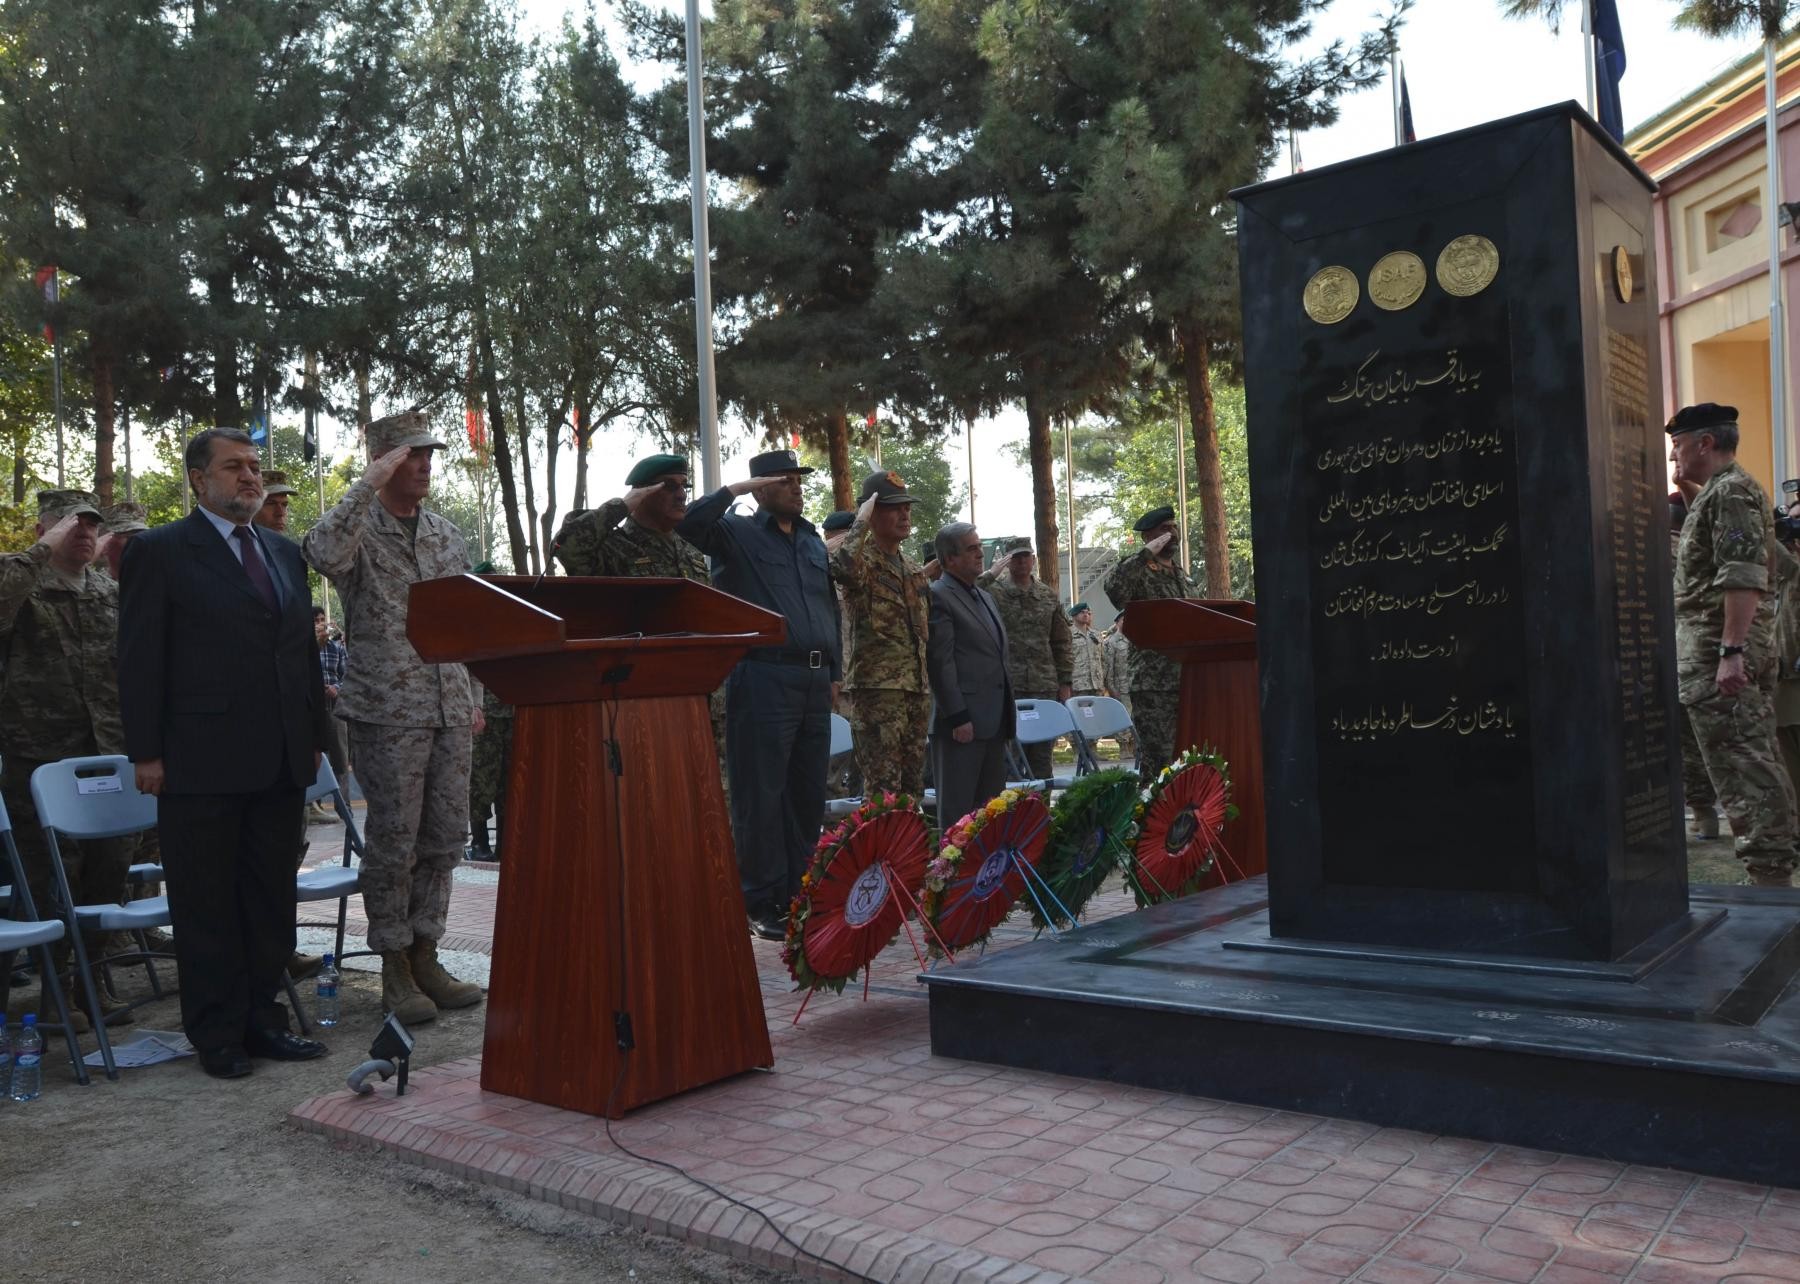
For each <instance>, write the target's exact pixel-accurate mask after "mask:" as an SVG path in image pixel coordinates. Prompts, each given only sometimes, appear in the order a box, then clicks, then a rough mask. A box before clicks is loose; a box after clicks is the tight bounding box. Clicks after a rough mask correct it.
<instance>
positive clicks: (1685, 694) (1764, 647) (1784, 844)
mask: <svg viewBox="0 0 1800 1284" xmlns="http://www.w3.org/2000/svg"><path fill="white" fill-rule="evenodd" d="M1736 420H1737V412H1736V410H1735V409H1733V408H1732V407H1729V406H1715V405H1711V404H1710V403H1708V404H1706V405H1701V406H1691V407H1688V408H1686V409H1684V410H1682V411H1681V412H1680V413H1679V414H1677V415H1676V416H1675V418H1674V419H1672V420H1670V422H1669V426H1668V432H1669V434H1670V436H1671V437H1674V436H1677V435H1679V434H1681V433H1686V432H1700V431H1704V430H1705V429H1707V428H1710V427H1717V426H1720V425H1722V424H1727V423H1735V422H1736ZM1774 556H1775V534H1774V522H1773V519H1772V517H1771V513H1770V507H1769V501H1768V497H1767V496H1766V495H1764V494H1763V489H1762V487H1761V486H1759V485H1757V483H1756V480H1755V478H1753V477H1751V476H1750V474H1749V473H1747V472H1745V471H1744V470H1743V468H1741V467H1740V466H1739V465H1738V464H1737V463H1736V462H1735V461H1734V462H1731V463H1727V464H1725V465H1724V466H1723V467H1721V468H1719V469H1718V471H1716V472H1714V473H1713V475H1712V476H1711V477H1710V478H1708V479H1707V482H1706V485H1705V486H1703V487H1702V488H1701V490H1700V493H1699V494H1698V495H1697V496H1695V498H1694V502H1693V504H1692V505H1691V506H1690V508H1689V511H1688V516H1687V521H1686V522H1685V523H1684V524H1683V526H1682V531H1681V545H1680V548H1679V551H1678V553H1677V556H1676V564H1675V664H1676V678H1677V682H1678V684H1679V691H1680V698H1681V703H1682V704H1683V705H1684V706H1685V707H1686V709H1687V712H1688V716H1689V717H1690V718H1691V719H1692V720H1693V724H1694V734H1695V738H1696V739H1697V740H1698V742H1699V746H1700V752H1701V754H1702V755H1703V757H1704V758H1705V762H1706V771H1707V775H1708V776H1710V777H1711V779H1712V784H1713V787H1714V789H1715V790H1717V792H1718V796H1719V802H1720V803H1721V804H1722V805H1723V807H1724V810H1725V814H1726V816H1727V817H1729V818H1730V820H1731V831H1732V834H1733V836H1734V837H1735V839H1736V846H1737V855H1738V859H1739V860H1741V861H1742V862H1743V863H1744V866H1745V868H1746V869H1748V871H1749V872H1750V875H1751V877H1752V879H1753V880H1755V881H1757V882H1785V881H1786V880H1787V879H1788V878H1789V877H1790V876H1791V875H1792V873H1793V870H1794V866H1795V861H1796V851H1795V840H1796V826H1795V813H1794V797H1795V795H1794V787H1793V784H1792V783H1791V782H1790V781H1789V779H1788V774H1787V770H1786V768H1785V767H1784V766H1783V765H1782V760H1781V752H1780V749H1779V748H1778V747H1777V745H1776V739H1775V708H1774V697H1775V684H1776V681H1777V679H1778V676H1779V675H1778V669H1779V666H1780V657H1779V656H1778V654H1777V653H1776V649H1775V629H1774V610H1773V605H1772V589H1773V588H1774V585H1773V583H1772V576H1771V574H1770V567H1771V566H1772V565H1773V562H1774ZM1730 589H1744V590H1750V591H1753V592H1755V593H1757V594H1759V601H1758V603H1757V607H1756V613H1755V615H1754V617H1753V618H1752V622H1751V625H1750V628H1749V631H1748V634H1747V635H1746V637H1745V639H1744V643H1743V646H1742V648H1741V650H1742V653H1743V656H1744V672H1745V674H1746V676H1747V677H1748V678H1749V683H1748V685H1746V686H1745V687H1744V688H1743V689H1742V690H1740V691H1739V692H1738V693H1737V694H1736V695H1732V696H1728V695H1725V694H1723V693H1722V692H1720V690H1719V688H1718V684H1717V676H1718V670H1719V664H1720V661H1721V659H1722V658H1723V654H1724V653H1725V652H1726V651H1727V650H1729V648H1727V647H1726V646H1724V624H1725V594H1726V591H1727V590H1730Z"/></svg>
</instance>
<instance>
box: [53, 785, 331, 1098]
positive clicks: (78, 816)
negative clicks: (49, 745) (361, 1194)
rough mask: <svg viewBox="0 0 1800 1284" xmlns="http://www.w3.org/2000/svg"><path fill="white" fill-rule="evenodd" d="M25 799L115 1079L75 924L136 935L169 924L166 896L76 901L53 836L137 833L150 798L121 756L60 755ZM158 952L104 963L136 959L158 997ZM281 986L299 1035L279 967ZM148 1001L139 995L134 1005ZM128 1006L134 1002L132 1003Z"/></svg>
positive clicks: (147, 816)
mask: <svg viewBox="0 0 1800 1284" xmlns="http://www.w3.org/2000/svg"><path fill="white" fill-rule="evenodd" d="M31 800H32V802H34V803H35V804H36V805H37V812H38V820H39V823H41V824H42V825H43V827H44V841H45V843H46V844H47V845H48V846H49V848H50V868H51V871H52V872H53V873H54V874H55V875H56V892H57V896H58V897H59V898H60V900H61V909H62V913H63V916H64V922H66V923H67V924H68V928H69V936H70V937H71V938H72V940H71V944H72V945H73V946H74V947H75V967H76V971H77V973H78V974H79V976H80V977H81V985H82V992H83V993H84V994H86V995H87V1000H88V1009H89V1013H90V1015H91V1016H92V1017H93V1018H94V1021H93V1024H94V1036H95V1038H96V1039H98V1040H99V1043H100V1059H101V1061H102V1062H104V1063H105V1066H106V1077H107V1078H108V1079H112V1080H117V1079H118V1077H119V1068H118V1065H117V1063H115V1062H114V1060H113V1052H112V1039H111V1038H110V1036H109V1035H108V1034H107V1030H106V1022H105V1021H104V1020H101V1019H99V1013H100V1011H101V1008H100V996H99V994H98V993H97V992H96V990H95V986H94V972H93V967H92V964H91V963H90V962H89V960H88V956H87V946H86V944H85V943H84V942H83V941H82V939H81V933H82V929H83V928H86V929H87V930H89V931H92V932H132V933H141V932H143V931H145V930H146V929H148V928H152V927H168V926H170V918H169V897H168V894H167V893H164V894H163V895H161V896H154V897H150V898H149V899H146V900H141V901H129V902H127V903H126V904H123V905H119V904H116V903H112V902H108V903H105V904H98V905H77V904H75V897H74V894H73V893H72V892H71V891H70V889H69V876H68V871H67V870H65V869H64V868H63V859H62V848H61V846H60V845H59V843H58V837H59V836H60V837H62V838H72V839H76V840H77V841H79V840H82V839H101V838H123V837H125V836H126V835H127V834H138V833H142V832H143V831H144V830H146V829H149V828H150V827H151V826H153V825H155V824H156V799H155V798H153V797H151V796H150V795H149V794H145V793H140V792H138V787H137V777H136V774H135V773H134V771H133V769H132V766H131V763H130V761H129V760H128V759H126V758H124V757H123V756H120V755H108V756H103V757H94V758H64V759H63V760H62V761H61V762H51V763H46V764H45V765H43V766H42V767H39V768H38V769H37V770H36V771H34V772H32V773H31ZM157 957H167V956H166V955H164V956H158V955H155V954H152V953H151V952H149V951H146V950H140V951H139V952H138V953H137V954H135V955H125V956H118V957H115V958H114V959H112V960H110V961H112V962H122V961H126V960H136V961H141V962H142V963H143V965H144V971H145V972H146V974H148V976H149V978H150V988H151V996H150V997H151V998H153V999H154V998H161V997H162V996H163V993H164V991H163V988H162V984H161V982H160V981H159V980H158V978H157V975H156V967H155V965H154V963H152V961H151V960H152V959H154V958H157ZM281 979H282V983H283V985H284V986H285V987H286V988H287V996H288V1002H289V1003H291V1004H292V1005H293V1008H294V1017H295V1019H296V1020H297V1021H298V1022H299V1023H300V1030H301V1033H303V1034H304V1033H306V1031H307V1023H306V1013H305V1012H304V1011H303V1010H302V1009H301V1007H300V996H299V994H297V993H296V992H295V990H294V983H293V981H292V980H290V979H289V978H288V975H287V973H286V972H283V973H282V977H281ZM146 1001H147V1000H141V999H140V1000H138V1003H142V1002H146ZM131 1006H133V1007H135V1006H137V1003H134V1004H132V1005H131Z"/></svg>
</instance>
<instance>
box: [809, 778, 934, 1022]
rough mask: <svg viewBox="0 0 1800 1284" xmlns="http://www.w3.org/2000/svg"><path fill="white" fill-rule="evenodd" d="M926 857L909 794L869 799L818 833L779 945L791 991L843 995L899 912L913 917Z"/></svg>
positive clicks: (889, 937) (920, 822)
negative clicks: (823, 990) (823, 991)
mask: <svg viewBox="0 0 1800 1284" xmlns="http://www.w3.org/2000/svg"><path fill="white" fill-rule="evenodd" d="M930 854H931V844H930V834H929V831H928V830H927V829H926V827H925V817H924V816H923V815H922V814H921V813H920V811H919V804H918V801H917V800H916V799H914V798H913V797H912V796H911V795H910V794H896V793H886V794H883V795H881V796H880V797H879V798H870V799H869V800H868V801H867V802H865V803H864V804H863V805H862V806H861V807H859V808H857V809H856V810H855V811H854V812H852V813H851V814H850V815H849V816H848V817H846V818H845V819H844V820H843V821H842V822H841V823H840V824H838V825H837V826H836V827H835V828H833V829H829V830H826V831H825V832H824V833H823V834H821V835H820V836H819V842H818V845H817V846H816V847H815V848H814V849H813V858H812V863H811V865H810V866H809V867H808V869H807V871H806V873H804V874H802V875H801V876H800V890H799V891H798V892H797V893H795V895H794V899H793V902H792V904H790V905H789V906H788V921H787V937H786V939H784V940H783V941H782V944H781V961H782V962H783V963H786V964H787V967H788V972H789V973H790V974H791V975H792V976H793V978H794V982H795V986H794V988H795V989H796V990H806V991H808V992H809V997H810V992H811V991H815V990H820V989H828V990H830V991H831V992H832V993H834V994H841V993H843V990H844V986H845V985H846V984H848V983H849V982H850V981H851V980H852V979H854V978H855V976H856V974H857V972H858V971H859V970H861V969H863V968H865V967H867V966H868V964H869V962H870V961H871V960H872V959H873V958H874V957H875V956H876V955H877V954H879V953H881V951H882V950H884V949H886V948H887V947H888V945H889V944H890V943H892V941H893V940H894V938H895V937H896V936H898V935H899V934H900V929H901V927H902V926H903V925H904V924H905V921H906V911H907V910H908V909H909V908H910V909H912V910H913V911H914V912H917V910H918V895H919V884H920V883H921V882H922V881H923V879H924V877H925V864H926V861H927V860H928V859H929V857H930ZM909 930H910V929H909ZM915 948H916V947H915ZM802 1010H804V1005H802ZM795 1019H796V1020H798V1019H799V1014H798V1013H796V1014H795Z"/></svg>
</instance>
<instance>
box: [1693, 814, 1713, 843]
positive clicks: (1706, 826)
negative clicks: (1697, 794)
mask: <svg viewBox="0 0 1800 1284" xmlns="http://www.w3.org/2000/svg"><path fill="white" fill-rule="evenodd" d="M1718 836H1719V809H1718V808H1717V807H1696V808H1694V837H1695V838H1717V837H1718Z"/></svg>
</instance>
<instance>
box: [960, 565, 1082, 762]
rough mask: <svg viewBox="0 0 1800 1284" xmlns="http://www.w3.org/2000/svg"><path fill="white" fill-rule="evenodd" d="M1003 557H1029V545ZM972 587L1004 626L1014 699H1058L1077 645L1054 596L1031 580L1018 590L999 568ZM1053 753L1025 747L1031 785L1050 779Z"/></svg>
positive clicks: (1046, 744)
mask: <svg viewBox="0 0 1800 1284" xmlns="http://www.w3.org/2000/svg"><path fill="white" fill-rule="evenodd" d="M1006 551H1007V552H1009V553H1029V552H1031V541H1030V540H1028V539H1015V540H1012V541H1011V542H1010V543H1008V544H1007V546H1006ZM975 582H976V583H977V584H979V585H981V587H982V588H984V589H986V590H987V591H988V595H989V596H991V597H992V598H993V599H994V606H995V607H996V608H997V609H998V610H999V612H1000V620H1001V622H1002V623H1004V624H1005V625H1006V673H1007V677H1008V678H1010V679H1011V680H1012V688H1013V697H1014V699H1020V700H1057V699H1060V698H1061V688H1063V687H1066V686H1068V685H1070V680H1071V679H1072V678H1073V676H1074V668H1075V644H1074V641H1073V640H1072V639H1071V638H1070V636H1069V622H1068V619H1067V617H1065V616H1064V615H1063V611H1062V600H1061V599H1060V598H1058V597H1057V596H1056V590H1055V589H1053V588H1051V587H1050V586H1049V585H1048V584H1046V583H1044V582H1043V581H1042V580H1040V579H1038V578H1037V577H1036V576H1035V575H1034V576H1032V577H1031V578H1029V579H1027V580H1026V581H1025V582H1024V583H1023V584H1020V583H1018V582H1017V581H1015V580H1014V579H1013V577H1012V575H1011V574H1010V573H1008V572H1006V571H1005V570H1003V569H1002V567H1001V565H1000V564H996V565H994V566H993V567H990V568H989V569H988V570H986V571H983V572H982V573H981V575H979V576H978V577H977V578H976V581H975ZM1055 747H1056V746H1055V745H1054V744H1053V743H1051V742H1049V741H1045V742H1043V743H1042V744H1035V745H1027V746H1025V761H1026V762H1027V763H1028V764H1029V765H1030V767H1031V778H1032V779H1033V780H1045V779H1048V778H1049V776H1050V774H1051V771H1052V768H1053V751H1054V750H1055Z"/></svg>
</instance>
